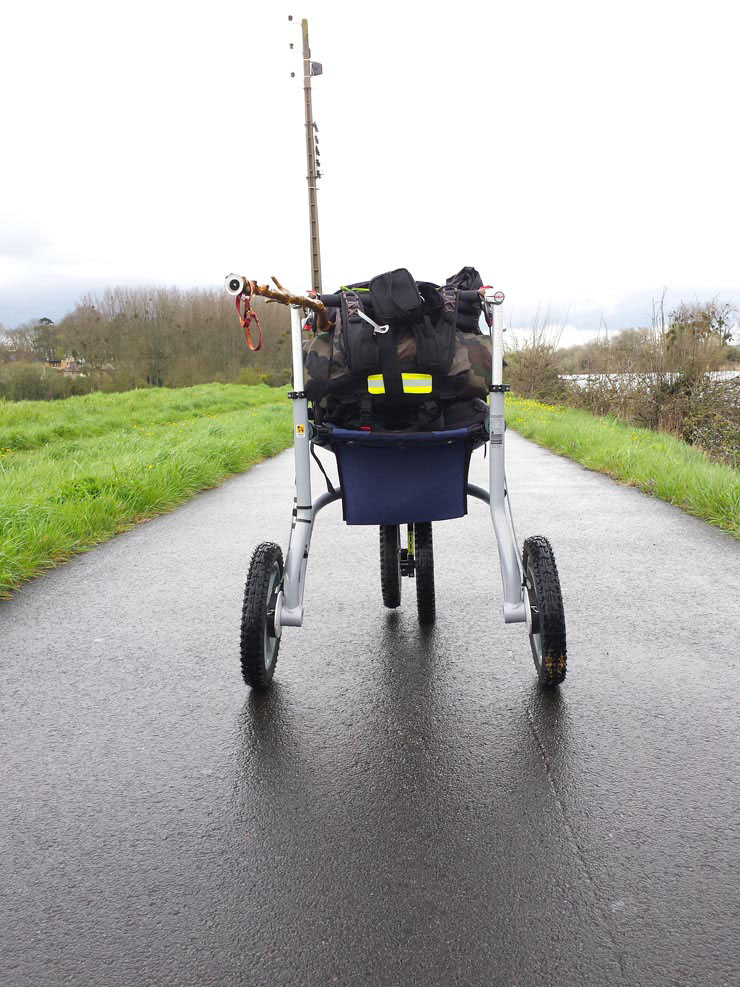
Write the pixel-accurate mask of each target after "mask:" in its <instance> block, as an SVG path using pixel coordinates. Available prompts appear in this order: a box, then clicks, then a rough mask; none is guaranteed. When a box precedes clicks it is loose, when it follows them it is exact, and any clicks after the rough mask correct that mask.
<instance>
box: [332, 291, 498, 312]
mask: <svg viewBox="0 0 740 987" xmlns="http://www.w3.org/2000/svg"><path fill="white" fill-rule="evenodd" d="M458 298H459V299H460V301H461V302H463V303H464V304H467V305H474V304H476V303H478V304H480V301H481V297H480V295H479V294H478V291H477V290H473V291H460V292H458ZM319 301H321V302H323V303H324V305H326V307H327V308H339V306H340V305H341V304H342V296H341V295H319Z"/></svg>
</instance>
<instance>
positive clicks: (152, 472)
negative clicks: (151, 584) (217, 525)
mask: <svg viewBox="0 0 740 987" xmlns="http://www.w3.org/2000/svg"><path fill="white" fill-rule="evenodd" d="M290 441H291V408H290V402H289V401H287V400H286V399H285V391H284V390H275V389H272V388H268V387H266V386H264V385H259V386H257V387H245V386H241V385H236V384H205V385H201V386H198V387H189V388H181V389H178V390H168V389H163V388H162V389H160V388H158V389H153V390H146V391H128V392H126V393H123V394H91V395H86V396H85V397H77V398H68V399H67V400H65V401H55V402H45V401H23V402H17V403H16V402H4V401H0V596H7V595H8V594H9V592H10V591H11V590H13V589H15V588H16V587H17V586H19V585H20V584H21V583H22V582H23V581H24V580H25V579H28V578H29V577H30V576H33V575H34V574H36V573H38V572H39V571H41V570H43V569H47V568H49V567H50V566H54V565H56V564H57V563H59V562H62V561H64V560H66V559H68V558H69V557H70V556H71V555H73V554H74V553H76V552H80V551H84V550H85V549H87V548H90V547H91V546H93V545H95V544H97V543H99V542H101V541H104V540H105V539H106V538H109V537H110V536H111V535H113V534H116V533H117V532H119V531H123V530H125V529H126V528H129V527H131V526H132V525H133V524H135V523H136V522H138V521H141V520H144V519H145V518H149V517H153V516H154V515H156V514H159V513H161V512H162V511H166V510H169V509H170V508H172V507H174V506H175V505H176V504H179V503H181V502H182V501H184V500H187V499H188V498H189V497H191V496H192V495H193V494H195V493H196V492H197V491H199V490H204V489H206V488H208V487H213V486H215V485H216V484H218V483H219V482H220V481H221V480H223V479H224V478H225V477H227V476H231V475H234V474H236V473H241V472H243V471H244V470H246V469H247V468H248V467H250V466H252V465H254V464H255V463H258V462H260V461H261V460H263V459H266V458H267V457H269V456H273V455H275V454H276V453H277V452H280V451H281V450H282V449H284V448H286V446H288V445H289V444H290Z"/></svg>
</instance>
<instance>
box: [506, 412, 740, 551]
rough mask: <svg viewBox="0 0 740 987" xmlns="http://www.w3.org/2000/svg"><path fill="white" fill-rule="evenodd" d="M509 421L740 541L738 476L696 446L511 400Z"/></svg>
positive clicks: (621, 424)
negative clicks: (710, 458)
mask: <svg viewBox="0 0 740 987" xmlns="http://www.w3.org/2000/svg"><path fill="white" fill-rule="evenodd" d="M506 421H507V423H508V424H509V426H510V427H511V428H513V429H514V430H515V431H517V432H518V433H519V434H520V435H522V436H524V438H526V439H532V440H533V441H534V442H536V443H538V445H541V446H545V448H547V449H552V451H553V452H557V453H560V455H562V456H568V457H569V458H570V459H575V460H576V462H579V463H582V464H583V465H584V466H586V467H588V468H589V469H592V470H597V471H598V472H600V473H606V474H607V475H608V476H611V477H613V478H614V479H616V480H620V481H621V482H622V483H627V484H629V485H630V486H635V487H638V488H639V489H640V490H642V491H644V492H645V493H648V494H652V495H653V496H655V497H659V498H660V499H661V500H666V501H668V502H669V503H671V504H675V505H676V506H677V507H680V508H682V509H683V510H684V511H686V512H687V513H689V514H693V515H695V516H696V517H700V518H703V519H704V520H705V521H708V522H709V523H710V524H714V525H716V526H717V527H719V528H723V529H724V530H725V531H728V532H729V533H730V534H731V535H734V537H735V538H738V539H740V472H738V471H737V470H734V469H731V468H730V467H729V466H722V465H720V464H718V463H713V462H711V461H710V460H709V459H708V457H707V456H706V455H705V454H704V453H703V452H702V451H701V450H700V449H697V448H696V447H695V446H690V445H687V444H686V443H685V442H681V440H680V439H675V438H673V437H672V436H670V435H666V434H665V433H663V432H653V431H651V430H650V429H645V428H634V427H633V426H631V425H628V424H626V423H624V422H621V421H618V420H617V419H613V418H598V417H596V416H595V415H591V414H589V413H588V412H586V411H579V410H576V409H574V408H564V407H555V406H553V405H548V404H542V403H540V402H539V401H530V400H527V399H525V398H518V397H514V396H507V401H506Z"/></svg>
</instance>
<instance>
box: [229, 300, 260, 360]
mask: <svg viewBox="0 0 740 987" xmlns="http://www.w3.org/2000/svg"><path fill="white" fill-rule="evenodd" d="M242 299H244V314H243V315H242V306H241V302H242ZM235 300H236V312H237V315H238V316H239V322H240V323H241V326H242V329H243V330H244V338H245V339H246V341H247V346H248V347H249V348H250V350H252V352H256V351H257V350H261V349H262V325H261V324H260V319H259V316H258V315H257V313H256V312H255V311H254V309H253V308H252V298H251V292H250V294H248V295H247V294H242V295H237V296H236V299H235ZM252 319H254V322H255V325H256V326H257V332H258V334H259V335H258V338H257V345H256V346H255V344H254V343H253V342H252V334H251V332H250V331H249V326H250V323H251V322H252Z"/></svg>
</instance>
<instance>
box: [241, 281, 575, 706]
mask: <svg viewBox="0 0 740 987" xmlns="http://www.w3.org/2000/svg"><path fill="white" fill-rule="evenodd" d="M249 284H250V282H247V281H246V279H245V278H243V277H241V276H239V275H229V276H228V277H227V278H226V288H227V291H229V293H230V294H232V295H234V296H237V300H238V299H239V297H240V296H244V295H246V294H248V288H245V286H246V285H249ZM251 284H252V286H253V287H254V283H253V282H252V283H251ZM479 295H480V303H481V305H482V307H483V310H484V312H485V313H486V316H487V321H488V323H489V325H490V326H491V336H492V341H491V342H492V365H491V384H490V387H489V400H488V409H487V415H486V418H485V421H484V428H485V441H486V443H487V446H488V450H487V451H488V461H489V469H490V484H489V489H488V490H485V489H484V488H482V487H480V486H477V485H476V484H473V483H470V482H469V481H468V467H469V463H470V454H471V450H472V443H471V433H470V430H469V429H468V428H459V429H456V428H452V429H447V430H445V431H423V432H387V431H386V432H375V431H372V430H362V429H360V430H358V429H348V428H340V427H333V426H327V425H322V427H321V429H320V432H321V435H319V429H317V427H316V425H315V424H314V422H312V421H311V420H310V417H309V403H308V399H307V398H306V394H305V392H304V353H303V345H302V327H303V318H302V317H303V308H304V304H305V306H306V307H310V306H311V305H315V303H316V298H318V299H319V301H324V300H325V301H326V303H327V305H330V304H336V301H334V299H335V298H336V296H315V295H314V296H313V297H309V296H305V298H304V297H303V296H300V297H296V296H291V297H293V299H294V303H293V304H292V305H291V341H292V362H293V390H292V392H291V394H290V397H291V399H292V403H293V446H294V456H295V500H294V507H293V519H292V526H291V532H290V541H289V544H288V552H287V556H286V557H285V560H283V554H282V551H281V549H280V546H279V545H276V544H274V543H272V542H263V543H262V544H261V545H259V546H258V547H257V548H256V549H255V551H254V554H253V556H252V560H251V563H250V567H249V573H248V577H247V584H246V590H245V595H244V606H243V613H242V626H241V663H242V673H243V676H244V679H245V681H246V683H247V684H248V685H249V686H251V687H252V688H254V689H266V688H267V687H269V685H270V683H271V681H272V677H273V673H274V670H275V664H276V661H277V656H278V650H279V647H280V640H281V637H282V634H283V631H284V630H285V628H288V627H300V626H301V625H302V623H303V616H304V606H303V592H304V586H305V579H306V569H307V566H308V560H309V549H310V545H311V536H312V534H313V528H314V524H315V522H316V518H317V516H318V514H319V512H320V511H322V510H323V509H324V508H325V507H326V506H327V505H328V504H330V503H332V502H333V501H336V500H340V499H341V501H342V505H343V510H344V520H345V521H346V523H348V524H365V525H374V526H378V528H379V531H380V583H381V593H382V599H383V603H384V604H385V606H387V607H390V608H395V607H398V606H399V605H400V602H401V587H402V582H403V579H404V578H411V579H413V580H414V581H415V583H416V595H417V609H418V616H419V620H420V622H422V623H427V624H428V623H431V622H433V621H434V619H435V593H434V552H433V541H432V523H433V522H436V521H442V520H448V519H450V518H455V517H461V516H463V515H464V514H465V513H467V497H468V496H471V497H476V498H478V499H479V500H482V501H484V502H485V503H487V504H488V505H489V508H490V514H491V520H492V522H493V529H494V532H495V535H496V542H497V545H498V555H499V563H500V568H501V577H502V582H503V615H504V621H505V622H506V623H507V624H508V623H519V622H521V623H526V625H527V630H528V633H529V640H530V644H531V649H532V656H533V658H534V663H535V667H536V669H537V675H538V679H539V682H540V684H541V685H542V686H543V687H545V688H552V687H555V686H557V685H559V684H560V683H561V682H562V681H563V679H564V678H565V673H566V638H565V617H564V613H563V601H562V595H561V591H560V582H559V576H558V570H557V566H556V564H555V558H554V555H553V550H552V547H551V545H550V542H549V541H548V540H547V539H546V538H544V537H543V536H541V535H536V536H533V537H529V538H527V539H526V540H525V542H524V545H523V548H522V550H521V552H520V551H519V548H518V542H517V538H516V533H515V529H514V522H513V516H512V512H511V505H510V501H509V496H508V488H507V481H506V470H505V433H506V428H505V421H504V394H505V391H506V390H507V389H508V388H507V387H506V385H504V384H503V381H502V374H503V331H504V327H503V309H502V302H503V301H504V295H503V293H502V292H500V291H495V290H494V289H492V288H485V289H480V292H479ZM314 441H318V442H320V444H321V445H323V446H324V447H326V448H328V449H330V450H331V451H332V452H333V453H334V454H335V456H336V458H337V465H338V472H339V478H340V486H339V488H338V489H337V488H333V487H332V486H331V484H330V485H329V486H330V489H328V490H327V492H326V493H322V494H321V495H319V496H318V497H316V499H313V498H312V493H311V466H310V456H311V443H312V442H314ZM402 526H406V532H405V537H404V538H403V539H402V537H401V528H402Z"/></svg>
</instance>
